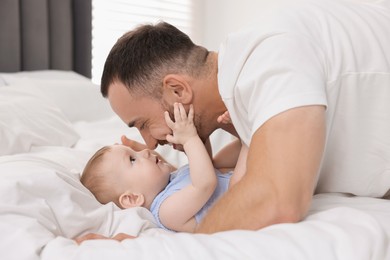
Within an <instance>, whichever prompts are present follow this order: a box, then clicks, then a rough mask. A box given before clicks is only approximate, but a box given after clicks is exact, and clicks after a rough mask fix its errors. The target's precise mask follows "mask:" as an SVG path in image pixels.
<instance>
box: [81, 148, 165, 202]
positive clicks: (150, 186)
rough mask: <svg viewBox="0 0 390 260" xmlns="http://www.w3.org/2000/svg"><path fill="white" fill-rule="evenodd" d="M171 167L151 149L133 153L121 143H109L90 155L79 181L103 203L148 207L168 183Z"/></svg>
mask: <svg viewBox="0 0 390 260" xmlns="http://www.w3.org/2000/svg"><path fill="white" fill-rule="evenodd" d="M172 170H173V169H172V168H171V166H170V165H168V164H166V163H164V162H162V161H160V160H159V159H158V158H157V156H156V155H155V154H153V153H152V151H150V150H147V149H145V150H143V151H140V152H136V151H134V150H132V149H131V148H129V147H127V146H124V145H111V146H105V147H103V148H101V149H99V150H98V151H97V152H96V153H95V154H94V155H93V156H92V157H91V159H90V160H89V161H88V163H87V164H86V166H85V168H84V171H83V173H82V175H81V178H80V181H81V183H82V184H83V185H84V186H85V187H87V188H88V189H89V190H90V191H91V192H92V193H93V195H94V196H95V197H96V199H97V200H98V201H99V202H100V203H102V204H106V203H108V202H111V201H112V202H114V203H115V204H116V205H117V206H118V207H120V208H122V209H124V208H130V207H136V206H143V207H146V208H149V207H150V204H151V203H152V201H153V199H154V198H155V197H156V196H157V194H158V193H160V192H161V191H162V190H163V189H164V188H165V186H166V185H167V184H168V182H169V176H170V173H171V172H172Z"/></svg>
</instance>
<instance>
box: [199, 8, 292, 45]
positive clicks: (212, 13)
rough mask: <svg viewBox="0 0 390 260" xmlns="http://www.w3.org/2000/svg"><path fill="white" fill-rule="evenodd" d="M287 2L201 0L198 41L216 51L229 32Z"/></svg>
mask: <svg viewBox="0 0 390 260" xmlns="http://www.w3.org/2000/svg"><path fill="white" fill-rule="evenodd" d="M288 2H291V0H202V7H201V8H203V11H202V12H198V13H197V14H198V15H199V16H200V17H199V16H198V17H196V21H197V22H199V23H198V24H199V26H200V27H201V28H202V30H201V31H202V35H201V37H200V39H201V42H198V43H199V44H201V45H203V46H205V47H206V48H208V49H210V50H215V51H216V50H218V48H219V45H220V43H221V42H222V41H223V40H224V39H225V36H226V35H227V34H228V33H229V32H232V31H236V30H238V29H240V28H241V27H243V26H245V25H246V24H249V23H251V22H252V21H253V20H254V19H256V17H258V16H259V13H262V12H265V11H266V10H268V9H270V8H273V7H276V6H280V5H282V4H285V3H288ZM194 40H196V39H194Z"/></svg>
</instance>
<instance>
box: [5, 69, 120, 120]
mask: <svg viewBox="0 0 390 260" xmlns="http://www.w3.org/2000/svg"><path fill="white" fill-rule="evenodd" d="M7 82H10V83H11V84H12V85H18V86H21V87H24V88H26V89H32V90H34V91H35V90H39V91H41V92H43V93H44V94H45V96H46V97H47V98H49V99H50V100H51V101H52V102H53V103H55V104H56V105H57V107H59V108H60V109H61V111H62V112H63V113H64V114H65V116H66V117H67V118H68V119H69V120H70V121H71V122H76V121H95V120H101V119H106V118H109V117H112V116H113V115H114V112H113V111H112V109H111V107H110V104H109V102H108V100H107V99H105V98H103V96H102V94H101V93H100V87H99V86H98V85H96V84H93V83H92V81H90V80H75V79H73V80H53V79H37V78H23V77H22V78H19V77H11V76H7Z"/></svg>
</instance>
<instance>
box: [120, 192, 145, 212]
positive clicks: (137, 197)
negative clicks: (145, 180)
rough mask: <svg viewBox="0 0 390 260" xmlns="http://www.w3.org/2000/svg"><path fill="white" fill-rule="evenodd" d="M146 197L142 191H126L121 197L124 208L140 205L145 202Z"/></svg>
mask: <svg viewBox="0 0 390 260" xmlns="http://www.w3.org/2000/svg"><path fill="white" fill-rule="evenodd" d="M144 202H145V197H144V195H143V194H140V193H132V192H125V193H123V194H122V195H121V196H120V197H119V203H120V204H121V206H122V208H124V209H128V208H132V207H140V206H142V205H143V204H144Z"/></svg>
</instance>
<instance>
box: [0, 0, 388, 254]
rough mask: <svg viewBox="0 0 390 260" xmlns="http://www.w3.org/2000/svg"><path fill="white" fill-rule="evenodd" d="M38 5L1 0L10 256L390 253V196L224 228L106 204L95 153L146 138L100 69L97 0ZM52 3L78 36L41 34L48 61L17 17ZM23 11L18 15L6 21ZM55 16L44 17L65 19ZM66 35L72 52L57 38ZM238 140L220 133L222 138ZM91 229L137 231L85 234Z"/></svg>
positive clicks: (0, 166) (3, 213)
mask: <svg viewBox="0 0 390 260" xmlns="http://www.w3.org/2000/svg"><path fill="white" fill-rule="evenodd" d="M29 5H30V6H29ZM57 5H60V6H57ZM34 6H36V8H33V7H32V6H31V1H28V0H26V1H14V0H8V1H7V0H4V1H1V2H0V14H1V15H0V17H1V18H0V32H1V33H2V35H4V33H5V32H6V33H8V35H10V38H12V39H13V40H12V41H13V44H11V40H9V39H10V38H7V39H8V40H9V41H10V42H9V43H6V41H3V40H2V41H1V42H0V54H1V55H0V57H1V61H0V230H1V233H0V258H1V259H44V260H49V259H50V260H51V259H56V260H61V259H119V260H120V259H196V260H198V259H267V260H273V259H278V260H279V259H299V260H304V259H327V260H329V259H348V260H349V259H350V260H358V259H362V260H363V259H364V260H366V259H373V260H386V259H390V221H389V219H390V201H389V200H385V199H378V198H367V197H355V196H351V195H348V194H316V195H315V196H314V199H313V202H312V205H311V207H310V210H309V213H308V215H307V216H306V218H305V219H304V220H303V221H301V222H299V223H296V224H278V225H273V226H269V227H267V228H264V229H261V230H258V231H244V230H234V231H227V232H220V233H216V234H213V235H203V234H188V233H171V232H168V231H164V230H162V229H160V228H157V225H156V224H155V222H154V220H153V217H152V215H151V213H150V212H149V211H148V210H146V209H143V208H132V209H127V210H120V209H119V208H117V207H116V206H115V205H114V204H112V203H108V204H106V205H101V204H100V203H99V202H97V200H96V199H95V198H94V197H93V195H92V194H91V193H90V192H89V191H88V190H87V189H86V188H85V187H84V186H83V185H82V184H81V183H80V181H79V178H80V173H81V172H82V170H83V167H84V166H85V164H86V162H87V160H88V159H89V158H90V156H91V155H92V154H93V153H94V152H95V151H96V150H97V149H98V148H100V147H102V146H104V145H107V144H113V143H116V142H120V136H121V135H122V134H125V135H126V136H127V137H129V138H132V139H135V140H138V141H142V139H141V137H140V135H139V134H138V132H137V131H136V130H134V129H129V128H127V127H126V126H125V124H124V123H123V122H121V121H120V120H119V118H118V117H117V116H116V115H115V114H114V113H113V112H112V111H111V108H110V106H109V104H108V102H107V100H105V99H103V98H102V97H101V95H100V92H99V86H98V85H96V84H93V83H92V82H91V80H90V78H89V77H90V34H88V33H86V32H88V28H90V24H89V23H90V2H88V1H77V0H75V1H71V0H62V1H54V0H51V1H46V0H45V1H44V0H39V1H38V0H37V1H34ZM26 8H27V9H26ZM29 8H33V9H29ZM42 8H43V9H44V10H46V13H47V14H53V12H54V13H55V14H56V13H58V10H62V11H61V13H62V15H50V17H51V18H50V19H53V17H58V18H59V19H63V20H61V21H60V22H59V23H60V26H61V28H62V27H63V28H62V29H61V30H66V31H67V33H65V35H68V36H69V37H70V38H71V39H72V40H69V38H68V37H65V38H64V39H62V38H61V39H58V40H53V39H57V38H55V37H58V34H57V36H53V35H51V34H50V32H49V34H48V35H46V36H42V37H39V39H46V40H45V42H46V45H47V46H46V47H47V48H46V47H45V48H42V49H41V50H39V51H42V53H43V54H40V55H39V57H41V56H45V57H46V58H44V59H42V60H39V59H38V58H37V56H35V55H36V52H37V51H38V50H33V51H31V50H26V48H27V49H28V48H29V47H34V46H35V47H39V48H41V47H42V45H41V44H37V43H32V44H31V45H30V44H28V43H27V42H28V40H27V39H28V37H27V36H23V35H30V36H31V35H32V32H25V31H23V30H27V28H26V26H23V30H22V29H21V26H20V24H22V23H25V24H26V23H27V22H26V21H25V20H24V22H20V21H21V20H23V19H26V18H23V19H21V20H18V19H15V17H19V18H20V16H21V14H20V13H21V12H23V10H30V11H31V13H29V14H28V15H34V14H35V15H36V13H35V12H42ZM45 8H46V9H45ZM57 8H60V9H57ZM5 10H8V11H5ZM64 10H66V11H64ZM30 11H29V12H30ZM12 12H16V13H12ZM63 12H64V13H65V14H68V15H65V14H63ZM18 15H19V16H18ZM24 15H27V14H24ZM22 16H23V15H22ZM41 16H42V15H41V14H40V15H38V16H35V18H31V19H32V21H36V20H35V19H36V17H40V19H41V18H42V17H41ZM23 17H26V16H23ZM80 17H81V18H82V19H81V18H80ZM11 18H12V19H14V20H13V21H15V24H16V25H15V24H14V23H12V22H10V20H7V21H9V22H8V23H4V20H2V19H11ZM50 19H49V18H47V19H46V20H45V19H43V20H44V21H43V22H42V21H41V22H40V23H42V24H45V21H46V22H48V21H50V23H52V24H53V23H56V22H55V21H51V20H50ZM68 19H71V20H70V21H69V23H64V21H68ZM32 23H33V22H31V21H29V22H28V23H27V24H32ZM42 24H41V25H42ZM75 24H77V26H75ZM7 26H11V27H7ZM43 27H44V28H46V29H45V33H48V30H47V28H48V27H47V26H46V27H45V26H43ZM34 28H35V29H36V26H35V27H34ZM50 28H53V26H51V27H50ZM56 28H57V27H56ZM75 28H77V29H75ZM82 28H84V30H85V31H83V32H82V33H80V31H79V30H80V29H82ZM35 29H34V30H35ZM56 30H60V29H58V28H57V29H56ZM75 30H76V31H77V32H75ZM11 33H15V35H13V36H12V35H11ZM36 33H37V32H34V34H36ZM63 36H64V35H63V34H61V35H60V37H63ZM20 37H22V38H20ZM26 37H27V38H26ZM79 37H81V39H80V38H79ZM18 39H19V40H18ZM21 39H23V40H21ZM48 39H52V40H48ZM8 40H7V41H8ZM32 40H33V41H35V40H36V38H35V37H33V39H32ZM21 42H23V44H20V43H21ZM59 42H61V44H63V45H64V46H63V47H61V48H60V50H57V51H53V47H51V48H50V47H49V46H50V45H53V44H54V45H56V46H57V47H59V46H58V45H59ZM66 42H68V43H67V44H66ZM15 43H19V45H17V44H15ZM61 44H60V45H61ZM69 44H70V45H69ZM23 46H24V47H23ZM69 46H72V47H69ZM35 47H34V48H35ZM48 49H50V50H51V51H48ZM54 49H55V48H54ZM60 54H61V55H60ZM4 57H5V58H4ZM41 58H42V57H41ZM229 138H230V137H229V136H227V135H225V134H223V133H221V132H218V133H216V134H215V135H213V136H212V144H213V147H214V148H216V149H218V148H219V147H221V146H222V145H223V144H224V143H226V142H227V141H228V140H229ZM158 152H159V153H161V154H162V155H163V156H164V157H165V158H166V159H167V160H168V161H169V162H171V163H172V164H175V165H176V166H180V165H183V164H185V163H186V162H187V161H186V157H185V156H184V155H183V154H181V153H178V152H175V151H173V150H172V149H170V148H169V147H159V148H158ZM90 232H93V233H99V234H102V235H105V236H108V237H111V236H113V235H115V234H117V233H127V234H130V235H133V236H137V238H136V239H126V240H124V241H122V242H118V241H114V240H90V241H86V242H84V243H82V244H81V245H77V244H76V243H75V242H74V240H73V238H75V237H77V236H80V235H83V234H86V233H90Z"/></svg>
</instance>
